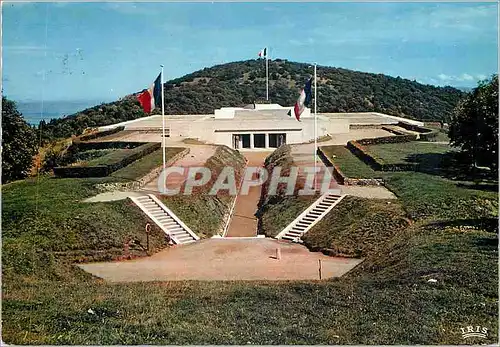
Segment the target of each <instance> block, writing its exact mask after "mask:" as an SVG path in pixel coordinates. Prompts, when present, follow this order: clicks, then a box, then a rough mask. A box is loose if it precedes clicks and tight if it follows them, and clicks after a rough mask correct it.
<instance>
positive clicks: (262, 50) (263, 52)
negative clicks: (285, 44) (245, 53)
mask: <svg viewBox="0 0 500 347" xmlns="http://www.w3.org/2000/svg"><path fill="white" fill-rule="evenodd" d="M265 57H267V48H263V49H261V50H260V52H259V58H265Z"/></svg>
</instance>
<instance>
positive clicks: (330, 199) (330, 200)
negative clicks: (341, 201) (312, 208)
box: [322, 198, 338, 204]
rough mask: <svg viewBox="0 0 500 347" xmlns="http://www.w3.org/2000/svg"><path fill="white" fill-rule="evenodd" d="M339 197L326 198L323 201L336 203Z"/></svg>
mask: <svg viewBox="0 0 500 347" xmlns="http://www.w3.org/2000/svg"><path fill="white" fill-rule="evenodd" d="M337 200H338V199H337V198H326V199H323V201H322V202H326V203H329V204H331V203H334V202H335V201H337Z"/></svg>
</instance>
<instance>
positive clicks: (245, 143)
mask: <svg viewBox="0 0 500 347" xmlns="http://www.w3.org/2000/svg"><path fill="white" fill-rule="evenodd" d="M240 138H241V147H242V148H250V134H242V135H240Z"/></svg>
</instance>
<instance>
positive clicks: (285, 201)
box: [257, 145, 317, 237]
mask: <svg viewBox="0 0 500 347" xmlns="http://www.w3.org/2000/svg"><path fill="white" fill-rule="evenodd" d="M293 166H294V162H293V158H292V155H291V147H290V146H289V145H285V146H281V147H279V148H278V149H277V150H275V151H274V152H273V153H271V154H270V155H269V156H268V157H267V158H266V160H265V162H264V167H265V168H266V169H267V171H268V172H269V175H271V173H272V172H273V169H274V168H275V167H281V176H287V175H288V174H289V173H290V169H291V168H292V167H293ZM269 185H270V180H269V179H268V180H267V181H266V183H265V184H263V185H262V191H261V197H260V201H259V205H258V207H259V210H258V212H257V217H258V218H259V223H258V230H259V234H264V235H266V236H267V237H274V236H276V235H277V234H278V233H279V232H280V231H281V230H283V228H285V227H286V226H287V225H288V224H290V223H291V222H292V221H293V220H294V219H295V218H296V217H297V216H298V215H299V214H301V213H302V212H303V211H304V210H305V209H306V208H307V207H308V206H309V205H310V204H311V203H312V202H313V201H314V200H315V199H317V196H307V195H305V196H299V195H298V194H297V191H298V190H299V189H301V188H302V187H303V186H302V182H299V183H298V184H297V185H296V186H295V189H294V194H293V195H290V196H287V195H286V194H285V193H286V186H285V185H284V184H280V185H278V189H277V191H276V194H275V195H270V194H269Z"/></svg>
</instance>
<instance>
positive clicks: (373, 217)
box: [302, 196, 409, 257]
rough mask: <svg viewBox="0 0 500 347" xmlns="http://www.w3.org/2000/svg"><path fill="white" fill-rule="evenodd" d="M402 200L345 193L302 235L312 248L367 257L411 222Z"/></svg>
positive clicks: (331, 253) (349, 255)
mask: <svg viewBox="0 0 500 347" xmlns="http://www.w3.org/2000/svg"><path fill="white" fill-rule="evenodd" d="M408 222H409V221H408V219H407V218H406V214H405V212H404V210H403V208H402V206H401V205H400V204H399V202H398V201H394V200H392V201H391V200H378V199H363V198H358V197H354V196H347V197H345V198H344V199H343V200H342V201H341V202H340V203H339V204H338V205H337V206H336V207H335V208H334V209H333V210H332V211H331V212H330V213H329V214H328V215H327V216H326V217H325V218H324V219H322V220H321V221H320V222H319V223H318V224H316V225H315V226H314V227H313V228H312V229H311V230H310V231H309V232H307V234H306V235H304V237H303V238H302V239H303V241H304V244H305V245H306V246H307V247H308V248H309V249H311V250H314V251H323V252H325V253H327V254H329V255H339V256H347V257H365V256H366V255H368V254H371V253H375V252H377V251H378V249H379V247H380V245H381V244H383V243H385V242H387V241H388V240H390V239H392V238H393V237H394V235H396V234H397V233H398V232H401V230H403V229H405V228H406V227H407V226H408Z"/></svg>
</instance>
